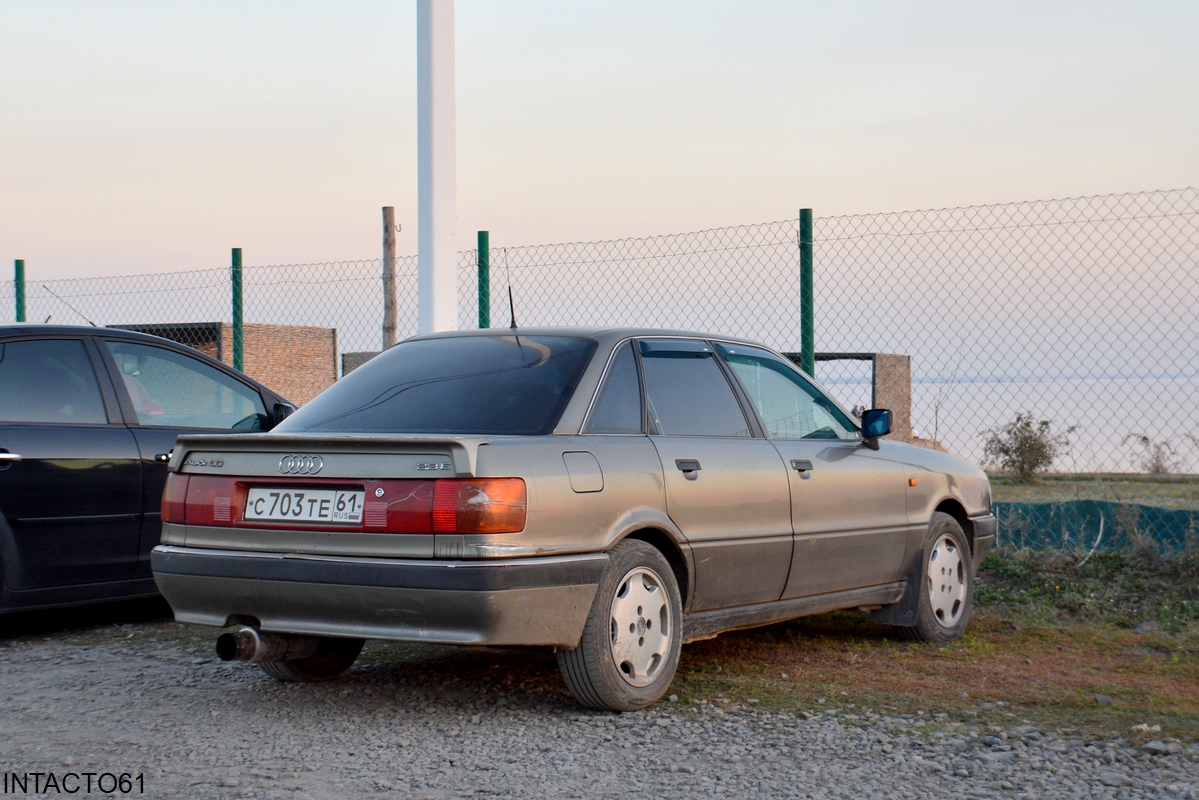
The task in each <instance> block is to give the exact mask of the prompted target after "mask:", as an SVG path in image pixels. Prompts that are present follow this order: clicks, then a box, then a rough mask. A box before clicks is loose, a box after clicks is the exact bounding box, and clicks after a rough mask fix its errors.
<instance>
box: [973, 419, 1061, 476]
mask: <svg viewBox="0 0 1199 800" xmlns="http://www.w3.org/2000/svg"><path fill="white" fill-rule="evenodd" d="M1074 431H1075V427H1074V426H1071V427H1069V428H1067V429H1066V430H1065V431H1064V432H1056V433H1055V432H1054V430H1053V423H1052V422H1050V421H1049V420H1047V419H1043V420H1041V421H1039V422H1037V421H1035V420H1034V419H1033V416H1032V414H1029V413H1027V412H1024V413H1020V414H1017V415H1016V418H1015V419H1014V420H1012V421H1011V422H1009V423H1007V424H1006V425H1003V426H1000V427H998V428H990V429H988V430H986V431H983V433H984V434H985V435H986V437H987V439H986V442H985V443H984V444H983V463H984V465H985V466H988V467H996V468H998V469H999V470H1001V471H1003V472H1010V473H1011V474H1012V475H1013V476H1014V477H1015V478H1016V480H1018V481H1020V482H1021V483H1032V482H1033V479H1034V478H1035V477H1036V476H1037V475H1038V474H1039V473H1041V472H1044V471H1045V470H1047V469H1049V467H1051V466H1053V460H1054V459H1055V458H1057V457H1058V456H1063V455H1065V454H1066V453H1068V452H1070V439H1069V434H1071V433H1073V432H1074Z"/></svg>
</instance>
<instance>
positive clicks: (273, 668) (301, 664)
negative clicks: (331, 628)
mask: <svg viewBox="0 0 1199 800" xmlns="http://www.w3.org/2000/svg"><path fill="white" fill-rule="evenodd" d="M364 644H366V642H365V640H363V639H339V638H334V637H331V636H324V637H321V640H320V644H319V645H318V646H317V649H316V653H314V654H313V655H310V656H308V657H306V658H292V659H286V660H281V661H260V662H259V663H258V666H260V667H262V671H263V672H265V673H266V674H267V675H270V676H271V677H272V678H274V679H275V680H278V681H286V682H288V683H295V682H299V683H315V682H317V681H331V680H333V679H335V678H339V677H341V675H342V673H344V672H345V671H346V670H347V669H349V668H350V667H351V666H352V665H353V663H354V662H355V661H356V660H357V659H358V654H359V653H361V652H362V646H363V645H364Z"/></svg>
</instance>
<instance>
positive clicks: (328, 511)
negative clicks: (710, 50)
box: [153, 328, 996, 710]
mask: <svg viewBox="0 0 1199 800" xmlns="http://www.w3.org/2000/svg"><path fill="white" fill-rule="evenodd" d="M888 431H889V412H886V411H885V410H871V411H869V412H867V413H866V414H865V415H864V416H863V419H862V427H861V428H859V426H858V425H857V424H856V421H855V420H854V419H853V418H852V417H851V416H850V415H849V414H847V413H846V412H845V411H844V409H842V408H841V407H840V406H839V405H838V404H837V403H836V402H835V401H833V400H832V399H831V398H830V397H828V396H827V394H825V392H824V391H823V390H822V389H820V388H819V387H818V386H816V385H815V384H814V383H813V382H811V381H810V380H809V379H808V378H806V376H804V375H803V374H802V373H801V372H800V371H799V370H798V369H796V368H795V367H794V365H792V364H791V363H790V362H789V361H788V360H787V359H785V358H784V357H782V356H780V355H779V354H777V353H774V352H772V351H770V350H768V349H766V348H764V347H762V346H761V345H757V344H754V343H752V342H748V341H744V340H739V339H734V338H729V337H720V336H712V335H708V334H700V333H689V332H681V331H660V330H635V329H608V330H601V329H574V328H560V329H550V328H543V329H518V330H517V329H514V330H490V331H470V332H456V333H446V334H435V335H429V336H424V337H416V338H414V339H410V340H407V341H405V342H403V343H401V344H399V345H397V346H396V347H394V348H392V349H390V350H388V351H386V352H385V353H383V354H382V355H380V356H379V357H377V358H376V359H375V360H373V361H371V362H370V363H368V364H367V365H365V366H363V367H361V368H360V369H359V370H357V371H355V372H354V373H353V374H351V375H349V376H347V377H346V378H344V379H343V380H342V381H340V382H339V383H337V384H335V385H334V386H333V387H330V389H328V390H326V392H325V393H323V394H322V395H321V396H319V397H318V398H316V400H314V401H313V402H312V403H310V404H309V405H308V406H305V407H304V408H302V409H300V411H298V412H297V413H296V414H295V415H293V416H292V417H290V418H289V419H288V420H286V421H285V422H283V423H282V424H281V425H280V426H279V427H278V428H276V429H275V430H274V431H272V432H270V433H267V434H257V435H244V436H236V437H232V436H184V437H181V438H180V439H179V442H178V445H177V446H176V448H175V450H174V453H173V456H172V459H171V463H170V469H171V471H172V472H171V477H170V479H169V481H168V485H167V488H166V491H165V493H164V496H163V513H162V518H163V535H162V544H161V545H160V546H159V547H158V548H156V549H155V550H154V553H153V569H154V575H155V579H156V580H157V582H158V585H159V588H160V589H161V591H162V593H163V594H164V595H165V596H166V598H167V599H168V600H169V601H170V603H171V605H172V606H173V608H174V610H175V614H176V617H177V619H179V620H181V621H186V622H194V623H200V624H205V625H212V626H229V625H234V624H242V625H245V626H246V628H245V629H243V630H242V631H241V632H239V633H238V634H236V635H227V636H225V637H222V639H221V640H220V641H219V642H218V651H219V652H220V653H221V655H222V657H227V658H242V659H246V660H254V661H258V662H259V663H260V664H261V665H262V666H263V668H264V669H266V671H267V672H268V673H270V674H272V675H274V676H275V677H278V678H281V679H284V680H319V679H326V678H330V677H336V676H337V675H338V674H340V673H341V672H342V671H344V670H345V669H346V668H348V667H349V666H350V664H352V662H353V660H354V658H355V657H356V656H357V654H358V651H359V650H360V649H361V647H362V642H363V640H364V639H368V638H381V639H394V640H410V641H423V642H439V643H450V644H463V645H544V646H553V647H555V648H557V650H558V656H559V662H560V665H561V667H562V672H563V676H564V678H565V680H566V682H567V684H568V685H569V686H570V688H571V689H572V691H573V692H574V694H575V696H576V697H577V698H578V699H579V700H580V702H582V703H583V704H585V705H589V706H592V707H599V708H610V709H615V710H629V709H634V708H639V707H643V706H645V705H647V704H648V703H651V702H653V701H654V700H656V699H657V698H658V697H660V696H661V695H662V694H663V693H664V692H665V690H666V688H667V687H668V686H669V683H670V679H671V678H672V677H673V674H674V671H675V667H676V666H677V663H678V659H679V647H680V646H681V644H682V643H683V642H685V641H689V640H694V639H697V638H705V637H709V636H712V635H716V634H717V633H719V632H721V631H727V630H731V629H736V628H744V627H750V626H755V625H762V624H767V623H771V622H776V621H779V620H784V619H789V618H794V617H797V616H802V615H805V614H813V613H820V612H824V611H829V610H833V609H847V608H860V609H863V610H868V611H872V612H873V613H874V614H875V616H876V618H877V619H879V620H880V621H883V622H888V623H891V624H894V625H896V626H898V627H897V630H899V631H901V632H903V633H905V634H906V635H909V636H914V637H919V638H923V639H928V640H932V641H950V640H952V639H954V638H956V637H957V636H959V635H960V634H961V632H962V630H963V629H964V627H965V625H966V623H967V621H968V619H969V615H970V601H971V593H972V585H973V575H974V572H975V570H976V569H977V565H978V563H979V562H980V561H981V560H982V558H983V557H984V556H985V554H986V553H987V551H988V550H989V549H990V547H991V543H992V541H993V538H994V535H995V529H996V526H995V518H994V516H993V515H992V513H991V508H990V502H991V501H990V489H989V485H988V483H987V479H986V476H985V475H984V473H983V472H982V471H981V470H979V469H978V468H977V467H975V466H973V465H970V464H968V463H967V462H964V461H962V460H961V459H958V458H956V457H954V456H951V455H948V454H946V453H941V452H937V451H933V450H928V449H922V448H918V447H914V446H911V445H906V444H901V443H897V442H891V441H888V440H886V439H885V438H880V437H881V436H883V435H885V434H886V433H887V432H888ZM297 508H298V509H299V510H298V511H297V510H296V509H297Z"/></svg>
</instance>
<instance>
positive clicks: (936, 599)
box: [895, 512, 974, 644]
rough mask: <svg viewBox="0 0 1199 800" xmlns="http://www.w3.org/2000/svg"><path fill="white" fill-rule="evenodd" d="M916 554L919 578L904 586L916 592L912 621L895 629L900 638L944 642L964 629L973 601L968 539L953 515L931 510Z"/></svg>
mask: <svg viewBox="0 0 1199 800" xmlns="http://www.w3.org/2000/svg"><path fill="white" fill-rule="evenodd" d="M920 558H921V563H922V565H923V567H922V569H921V570H920V575H921V577H922V578H923V581H922V582H921V584H920V585H918V586H910V587H909V589H908V590H909V591H913V590H914V591H918V592H919V593H920V595H919V601H918V603H917V607H916V624H915V625H914V626H911V627H906V626H905V627H898V626H897V627H896V628H895V632H896V633H897V634H898V635H899V638H902V639H909V640H913V641H922V642H935V643H937V644H948V643H950V642H952V641H955V640H957V639H958V638H959V637H961V635H962V633H963V632H964V631H965V630H966V625H967V624H968V623H969V622H970V613H971V611H972V606H973V602H974V574H973V569H972V567H971V560H970V543H969V541H968V540H967V539H966V534H965V533H964V532H963V531H962V526H961V525H959V524H958V521H957V520H956V519H954V518H953V517H951V516H949V515H948V514H942V513H940V512H934V513H933V518H932V521H931V522H929V525H928V533H926V534H925V535H924V547H923V548H922V550H921V554H920Z"/></svg>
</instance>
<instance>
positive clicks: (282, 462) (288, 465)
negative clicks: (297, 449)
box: [279, 456, 325, 475]
mask: <svg viewBox="0 0 1199 800" xmlns="http://www.w3.org/2000/svg"><path fill="white" fill-rule="evenodd" d="M324 466H325V462H324V461H323V460H322V459H321V457H320V456H283V458H281V459H279V471H280V472H282V473H283V474H284V475H315V474H316V473H318V472H320V471H321V468H322V467H324Z"/></svg>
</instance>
